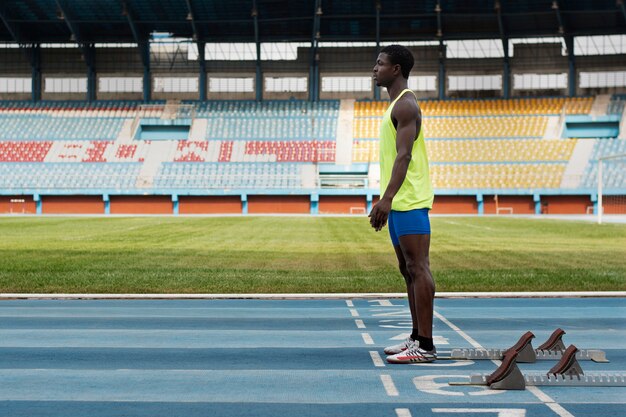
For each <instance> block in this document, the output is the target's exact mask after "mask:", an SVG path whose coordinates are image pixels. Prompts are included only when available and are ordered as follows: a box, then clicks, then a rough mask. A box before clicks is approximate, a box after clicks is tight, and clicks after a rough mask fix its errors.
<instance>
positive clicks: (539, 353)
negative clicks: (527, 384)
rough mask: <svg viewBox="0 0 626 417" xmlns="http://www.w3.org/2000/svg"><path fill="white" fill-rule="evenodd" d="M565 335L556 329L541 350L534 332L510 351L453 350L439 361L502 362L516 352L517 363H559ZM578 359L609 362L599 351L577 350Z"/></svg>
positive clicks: (526, 334) (563, 349) (529, 333)
mask: <svg viewBox="0 0 626 417" xmlns="http://www.w3.org/2000/svg"><path fill="white" fill-rule="evenodd" d="M563 335H565V331H564V330H562V329H556V330H555V331H554V332H553V333H552V335H551V336H550V337H549V338H548V340H547V341H546V342H545V343H543V344H542V345H541V346H539V348H537V349H533V346H532V339H534V338H535V335H534V334H533V333H532V332H526V333H525V334H524V335H522V337H521V338H520V339H519V340H518V341H517V343H516V344H515V345H513V346H512V347H510V348H509V349H493V348H490V349H472V348H467V349H452V352H451V354H450V357H439V359H451V360H502V359H503V358H504V356H505V355H506V353H507V352H508V351H511V350H515V351H516V352H517V362H519V363H535V362H536V361H538V360H551V361H554V360H556V361H558V360H561V358H562V357H563V352H564V351H565V343H563ZM576 359H578V360H579V361H594V362H600V363H604V362H609V361H608V359H607V358H606V353H605V352H604V351H603V350H597V349H583V350H577V352H576Z"/></svg>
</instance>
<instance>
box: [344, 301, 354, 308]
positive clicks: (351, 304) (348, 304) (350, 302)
mask: <svg viewBox="0 0 626 417" xmlns="http://www.w3.org/2000/svg"><path fill="white" fill-rule="evenodd" d="M346 305H347V306H348V307H354V303H353V302H352V300H346Z"/></svg>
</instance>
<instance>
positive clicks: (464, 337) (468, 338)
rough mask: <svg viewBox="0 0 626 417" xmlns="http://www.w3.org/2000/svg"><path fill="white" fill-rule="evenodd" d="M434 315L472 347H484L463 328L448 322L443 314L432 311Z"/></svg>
mask: <svg viewBox="0 0 626 417" xmlns="http://www.w3.org/2000/svg"><path fill="white" fill-rule="evenodd" d="M434 315H435V317H437V318H438V319H439V320H441V321H443V322H444V323H445V324H446V325H447V326H448V327H449V328H451V329H452V330H454V331H455V332H457V333H458V334H459V336H461V337H462V338H463V339H465V340H467V342H468V343H469V344H470V345H472V347H475V348H476V349H484V348H483V347H482V346H481V345H480V343H478V342H477V341H475V340H474V339H472V338H471V337H470V336H469V335H468V334H467V333H465V332H464V331H463V330H461V329H459V328H458V327H456V326H455V325H454V324H452V323H450V321H448V319H446V318H445V317H444V316H442V315H441V314H439V313H437V312H436V311H435V312H434Z"/></svg>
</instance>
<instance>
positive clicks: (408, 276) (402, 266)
mask: <svg viewBox="0 0 626 417" xmlns="http://www.w3.org/2000/svg"><path fill="white" fill-rule="evenodd" d="M398 268H399V269H400V273H401V274H402V276H403V277H404V280H405V281H406V283H407V284H410V283H411V274H410V273H409V270H408V269H407V267H406V264H405V263H400V264H399V265H398Z"/></svg>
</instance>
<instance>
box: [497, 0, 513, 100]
mask: <svg viewBox="0 0 626 417" xmlns="http://www.w3.org/2000/svg"><path fill="white" fill-rule="evenodd" d="M494 9H495V11H496V15H497V17H498V28H499V29H500V40H501V41H502V50H503V51H504V62H503V64H504V68H503V69H502V93H503V96H504V98H505V99H508V98H509V97H510V95H511V66H510V61H509V58H510V57H509V37H508V36H507V33H506V29H505V27H504V20H503V19H502V4H501V3H500V0H496V2H495V5H494Z"/></svg>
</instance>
